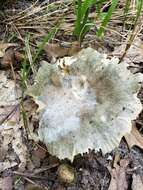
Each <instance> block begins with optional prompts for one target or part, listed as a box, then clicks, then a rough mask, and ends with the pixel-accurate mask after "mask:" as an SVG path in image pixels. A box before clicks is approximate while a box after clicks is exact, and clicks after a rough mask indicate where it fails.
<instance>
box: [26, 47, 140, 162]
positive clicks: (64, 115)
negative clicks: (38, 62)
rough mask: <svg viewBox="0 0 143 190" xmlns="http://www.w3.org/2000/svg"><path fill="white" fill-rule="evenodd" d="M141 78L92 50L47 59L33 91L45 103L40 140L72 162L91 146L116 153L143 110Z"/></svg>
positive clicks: (38, 100) (34, 95) (36, 99)
mask: <svg viewBox="0 0 143 190" xmlns="http://www.w3.org/2000/svg"><path fill="white" fill-rule="evenodd" d="M141 78H142V77H141V75H140V74H134V75H133V74H132V73H131V72H130V71H129V70H128V69H127V64H126V63H124V62H122V63H121V64H118V59H117V58H115V57H113V58H112V59H107V56H106V55H105V54H101V53H99V52H97V51H96V50H94V49H92V48H86V49H83V50H81V51H80V52H79V53H78V54H77V55H75V56H73V57H65V58H64V59H60V60H59V61H58V62H57V63H56V64H54V65H52V64H49V63H43V65H42V66H41V68H40V69H39V71H38V73H37V76H36V78H35V83H34V85H32V86H30V87H29V90H28V93H29V94H30V95H31V96H33V98H34V100H35V102H36V103H37V104H38V105H39V130H38V135H39V138H40V140H41V141H42V142H44V143H45V144H46V145H47V148H48V151H49V152H50V153H51V154H53V155H56V156H57V157H59V158H60V159H64V158H69V159H71V160H72V159H73V158H74V156H75V155H76V154H78V153H81V154H82V153H84V152H87V151H88V149H89V148H90V149H95V150H96V151H97V150H99V149H101V150H102V152H103V153H107V152H110V151H111V150H113V149H114V148H115V147H117V146H118V144H119V142H120V140H121V138H122V137H123V136H124V135H125V134H126V133H129V132H130V131H131V125H132V124H131V121H132V120H134V119H136V117H137V116H138V114H139V113H140V111H141V109H142V106H141V103H140V100H139V99H138V98H137V92H138V90H139V88H140V84H139V82H140V81H141Z"/></svg>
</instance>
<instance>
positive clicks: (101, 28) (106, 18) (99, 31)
mask: <svg viewBox="0 0 143 190" xmlns="http://www.w3.org/2000/svg"><path fill="white" fill-rule="evenodd" d="M117 3H118V0H112V3H111V6H110V8H109V10H108V12H107V15H106V16H105V17H104V19H103V20H102V23H101V26H100V28H99V29H98V30H97V33H96V35H97V36H98V37H101V36H102V35H103V33H104V30H105V27H106V25H107V23H108V22H109V20H110V18H111V16H112V13H113V11H114V10H115V8H116V6H117Z"/></svg>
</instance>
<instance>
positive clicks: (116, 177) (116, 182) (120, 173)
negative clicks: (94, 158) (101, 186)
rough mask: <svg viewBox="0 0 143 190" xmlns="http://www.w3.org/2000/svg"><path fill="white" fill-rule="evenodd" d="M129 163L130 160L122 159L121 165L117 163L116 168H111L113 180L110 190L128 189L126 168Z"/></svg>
mask: <svg viewBox="0 0 143 190" xmlns="http://www.w3.org/2000/svg"><path fill="white" fill-rule="evenodd" d="M128 164H129V160H126V159H124V160H121V161H120V166H119V165H116V168H113V169H109V170H110V174H111V182H110V186H109V189H108V190H127V189H128V183H127V180H126V168H127V166H128Z"/></svg>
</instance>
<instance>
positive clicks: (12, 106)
mask: <svg viewBox="0 0 143 190" xmlns="http://www.w3.org/2000/svg"><path fill="white" fill-rule="evenodd" d="M57 4H58V3H57ZM34 10H35V11H37V12H38V11H39V10H40V7H39V8H38V9H34ZM66 10H67V7H66V8H65V9H64V11H65V12H66ZM58 11H60V10H58ZM58 11H57V13H59V12H58ZM33 13H34V14H35V12H33ZM33 13H31V14H29V13H28V12H27V16H26V17H27V18H28V19H29V22H31V21H32V19H31V18H30V17H31V15H32V14H33ZM9 19H13V17H11V18H9ZM20 19H21V18H20V17H19V18H18V19H17V22H16V24H17V26H18V24H20V23H19V20H20ZM53 19H55V17H53ZM21 21H22V22H21V23H22V25H23V26H24V27H25V23H23V21H24V18H22V20H21ZM10 22H11V21H10ZM22 25H21V26H20V25H19V26H18V28H19V30H20V27H22ZM65 32H66V31H65ZM92 37H93V36H92ZM61 38H62V37H61ZM91 39H92V38H90V40H91ZM116 41H117V40H116ZM88 43H89V41H88ZM139 43H142V41H140V42H139ZM50 46H51V45H49V46H48V50H46V53H47V55H48V56H51V57H55V58H56V59H57V58H59V57H65V56H71V55H73V54H74V53H69V52H70V49H71V47H68V48H69V50H68V51H67V49H68V48H67V47H66V48H67V49H66V51H65V50H63V48H61V46H59V45H57V44H56V45H55V48H53V47H52V48H53V49H52V48H51V47H50ZM65 46H66V45H65ZM132 47H133V46H132ZM132 47H131V48H132ZM58 48H59V49H58ZM94 48H95V49H96V47H94ZM118 48H120V46H119V47H118ZM141 48H142V46H140V47H139V48H137V49H136V48H133V49H132V52H130V54H128V63H129V62H130V66H131V67H132V66H134V71H133V72H135V73H136V72H140V71H141V64H140V65H139V68H138V69H137V70H135V69H136V68H135V67H136V66H137V64H138V63H139V62H140V63H141V60H142V57H141V56H142V53H141V52H142V50H141ZM6 49H7V47H6ZM6 49H5V48H2V50H1V57H2V59H3V58H4V59H3V60H4V62H3V65H4V64H5V63H9V62H10V65H14V64H13V63H14V62H13V53H11V52H9V51H7V50H8V49H9V48H8V49H7V50H6ZM10 49H11V48H10ZM122 49H123V47H121V50H122ZM139 49H140V50H139ZM57 50H58V51H57ZM12 51H13V50H12ZM76 51H78V50H76ZM117 51H118V50H117ZM6 52H7V53H8V57H9V55H10V59H9V58H8V61H7V55H6ZM57 52H58V53H57ZM71 52H72V51H71ZM110 53H111V52H110ZM117 53H119V51H118V52H117ZM14 54H15V53H14ZM136 54H137V56H136ZM4 56H6V57H4ZM14 56H15V55H14ZM117 56H120V55H119V54H118V55H117ZM5 58H6V61H5ZM9 60H10V61H9ZM126 60H127V59H126ZM20 61H21V59H20ZM44 62H45V61H44ZM11 63H12V64H11ZM132 64H133V65H132ZM9 68H10V67H9ZM0 77H1V79H2V86H1V89H2V91H3V92H4V94H6V95H7V96H6V98H5V99H3V98H4V96H3V93H1V100H2V103H3V105H2V106H1V107H0V113H1V114H0V117H1V118H2V125H1V126H2V127H1V129H0V131H1V134H0V140H1V147H2V148H1V152H0V153H1V155H2V156H1V160H2V161H1V163H2V162H3V163H4V164H3V166H5V167H1V168H2V169H1V171H2V172H1V173H2V175H1V179H0V184H3V187H2V189H3V190H4V188H5V187H6V186H9V190H10V188H11V189H12V188H14V189H18V190H19V189H22V188H23V189H27V190H28V189H53V190H65V189H66V190H77V189H78V190H84V189H88V190H91V189H94V190H99V189H105V190H106V189H109V188H110V189H113V188H115V189H117V188H118V189H119V188H120V187H123V188H124V189H128V188H129V187H131V188H132V190H135V189H136V188H139V189H141V188H142V176H143V174H142V169H143V163H142V157H143V154H142V135H141V134H140V133H139V132H138V129H137V128H135V126H132V131H131V133H130V134H129V137H127V136H125V139H123V140H122V141H121V144H120V147H119V148H118V149H115V150H113V151H112V152H111V153H107V154H106V155H102V152H101V151H99V152H97V153H94V152H92V151H91V150H89V152H88V153H84V154H83V155H82V156H81V155H77V156H76V157H75V158H74V160H73V162H72V163H71V162H70V161H68V160H62V161H61V160H59V159H57V158H55V157H53V156H52V155H49V153H48V152H47V150H46V147H45V146H44V145H43V144H42V143H40V144H39V145H38V147H37V144H36V143H35V142H33V140H32V139H31V138H29V140H28V139H27V136H29V134H28V135H27V129H25V128H24V127H23V123H22V121H21V118H20V115H19V105H18V104H19V101H17V100H18V99H17V97H16V94H15V93H14V91H15V83H14V81H12V80H11V79H9V78H8V76H7V74H6V72H4V73H3V72H1V73H0ZM53 82H54V83H55V84H58V83H57V80H56V79H55V78H54V79H53ZM3 84H4V85H3ZM8 89H10V91H11V93H10V91H9V90H8ZM27 99H28V100H29V97H28V98H27V97H26V100H27ZM34 107H35V105H34V103H33V102H32V101H31V102H29V103H27V104H26V108H27V110H26V113H27V115H28V120H29V124H30V127H31V128H32V130H33V131H36V130H37V128H38V127H39V126H38V125H39V121H38V119H37V116H36V113H35V112H36V109H35V108H34ZM137 127H141V126H139V124H138V126H137ZM123 142H124V143H123ZM124 144H126V146H127V147H124V146H123V145H124ZM115 157H119V158H117V163H115V162H114V159H115ZM37 158H38V159H37ZM61 163H62V164H63V163H64V164H68V165H70V166H71V167H73V168H74V169H75V172H76V179H75V181H74V183H73V184H70V185H68V184H63V183H62V182H61V181H60V180H59V179H57V178H58V168H59V166H60V164H61ZM39 169H40V170H39ZM9 171H12V172H13V175H14V176H15V177H16V179H13V176H12V177H11V174H10V173H9ZM36 171H38V173H36ZM33 172H35V173H34V174H33ZM7 176H8V177H7ZM18 176H20V178H19V179H20V180H19V179H18V180H17V177H18ZM42 177H45V179H44V178H42ZM11 179H12V180H13V181H12V182H13V184H12V183H11ZM114 179H116V180H114ZM29 184H32V185H29ZM12 185H13V186H12ZM40 187H41V188H40ZM49 187H50V188H49ZM123 188H122V189H123Z"/></svg>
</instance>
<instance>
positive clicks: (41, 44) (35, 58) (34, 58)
mask: <svg viewBox="0 0 143 190" xmlns="http://www.w3.org/2000/svg"><path fill="white" fill-rule="evenodd" d="M58 29H59V24H58V25H57V26H55V27H54V28H53V29H52V30H51V31H50V32H49V33H48V35H47V36H46V37H45V38H44V39H43V41H42V42H41V43H40V45H39V46H38V50H37V52H36V54H35V55H34V56H33V64H34V63H35V62H36V60H37V58H38V57H39V55H40V54H41V52H42V51H43V49H44V46H45V44H46V43H47V42H49V40H50V39H51V38H53V37H54V35H55V34H56V33H57V31H58Z"/></svg>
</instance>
